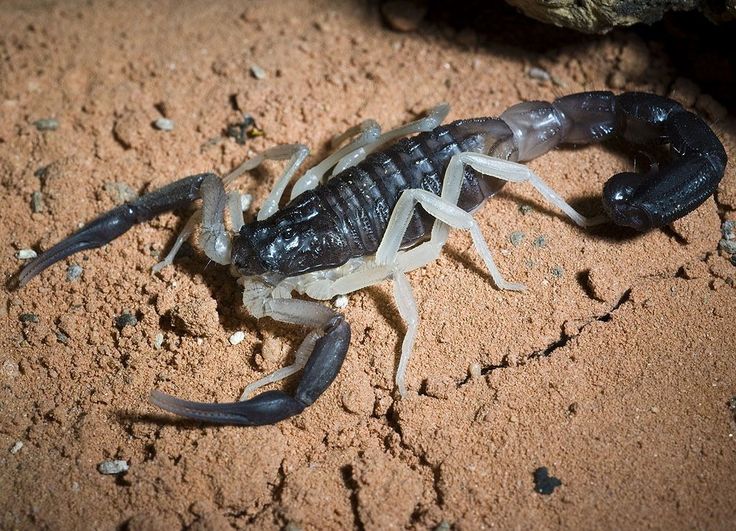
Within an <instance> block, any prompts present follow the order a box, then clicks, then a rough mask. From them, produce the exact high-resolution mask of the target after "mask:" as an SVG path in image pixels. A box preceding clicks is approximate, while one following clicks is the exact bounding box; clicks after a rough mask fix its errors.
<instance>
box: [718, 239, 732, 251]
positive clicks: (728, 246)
mask: <svg viewBox="0 0 736 531" xmlns="http://www.w3.org/2000/svg"><path fill="white" fill-rule="evenodd" d="M718 247H719V248H720V249H721V250H722V251H726V252H727V253H728V254H736V240H727V239H726V238H722V239H721V241H719V242H718Z"/></svg>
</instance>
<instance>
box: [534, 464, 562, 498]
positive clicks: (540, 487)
mask: <svg viewBox="0 0 736 531" xmlns="http://www.w3.org/2000/svg"><path fill="white" fill-rule="evenodd" d="M560 485H562V481H560V480H559V479H557V478H556V477H554V476H550V475H549V471H548V470H547V467H546V466H542V467H539V468H537V469H536V470H535V471H534V490H535V491H537V492H538V493H539V494H545V495H549V494H552V493H553V492H554V490H555V489H556V488H557V487H559V486H560Z"/></svg>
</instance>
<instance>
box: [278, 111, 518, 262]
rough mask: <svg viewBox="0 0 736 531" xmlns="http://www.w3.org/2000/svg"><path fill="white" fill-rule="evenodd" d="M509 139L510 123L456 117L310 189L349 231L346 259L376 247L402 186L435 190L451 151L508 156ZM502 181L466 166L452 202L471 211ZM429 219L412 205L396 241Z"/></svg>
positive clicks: (419, 236) (425, 229)
mask: <svg viewBox="0 0 736 531" xmlns="http://www.w3.org/2000/svg"><path fill="white" fill-rule="evenodd" d="M511 139H512V134H511V131H510V129H509V128H508V126H506V125H505V124H504V123H503V122H502V121H500V120H498V119H493V118H480V119H473V120H458V121H456V122H452V123H450V124H448V125H444V126H441V127H438V128H436V129H434V130H432V131H429V132H425V133H420V134H419V135H417V136H415V137H412V138H405V139H403V140H400V141H399V142H397V143H396V144H394V145H392V146H391V147H389V148H387V149H385V150H382V151H380V152H376V153H373V154H371V155H369V156H368V157H366V159H365V160H363V161H362V162H360V163H359V164H357V165H355V166H353V167H350V168H347V169H346V170H344V171H343V172H341V173H340V174H338V175H336V176H335V177H334V178H333V179H331V180H330V181H329V182H328V183H327V184H326V185H325V186H322V187H319V188H317V189H316V190H315V192H316V193H317V194H318V195H319V196H320V198H321V199H322V200H323V202H324V203H326V204H328V205H329V206H330V208H331V209H332V211H333V212H334V214H335V216H336V218H337V219H338V220H339V222H338V223H339V226H340V230H343V233H344V234H349V235H350V238H349V239H350V247H351V251H350V254H351V255H350V256H349V257H346V260H347V259H348V258H353V257H358V256H365V255H369V254H372V253H374V252H375V251H376V250H377V249H378V246H379V244H380V243H381V239H382V238H383V234H384V232H385V230H386V226H387V225H388V221H389V218H390V216H391V212H392V211H393V208H394V206H395V205H396V202H397V201H398V200H399V197H400V196H401V194H402V192H403V191H404V190H410V189H424V190H427V191H429V192H432V193H433V194H435V195H439V194H440V192H441V190H442V183H443V178H444V174H445V170H446V169H447V165H448V164H449V162H450V159H451V158H452V156H453V155H456V154H458V153H463V152H478V153H480V152H485V153H487V152H488V151H494V152H497V153H499V154H501V153H502V154H503V156H504V157H505V158H508V157H510V156H511V155H512V154H513V149H512V144H511ZM494 181H495V182H494ZM502 184H503V183H502V182H501V181H496V180H494V179H492V178H488V177H485V176H482V175H480V174H479V173H478V172H476V171H475V170H473V169H472V168H470V167H467V168H466V169H465V176H464V180H463V187H462V190H461V192H460V197H459V201H458V206H460V207H461V208H463V209H464V210H466V211H472V210H474V209H475V208H477V207H478V206H480V204H481V203H483V201H485V200H486V199H487V198H488V197H490V196H491V195H493V193H495V192H496V191H497V190H498V189H499V188H500V187H501V186H502ZM286 208H289V207H288V206H287V207H286ZM433 223H434V218H433V217H431V216H429V215H428V214H426V212H424V211H423V210H421V209H418V208H417V209H416V210H415V211H414V215H413V216H412V218H411V221H410V223H409V227H408V228H407V230H406V233H405V235H404V238H403V240H402V246H403V247H407V246H411V245H413V244H415V243H417V242H419V241H421V240H424V239H426V238H427V237H428V236H429V232H430V231H431V229H432V224H433Z"/></svg>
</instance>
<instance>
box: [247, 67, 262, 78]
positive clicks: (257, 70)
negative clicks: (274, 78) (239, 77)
mask: <svg viewBox="0 0 736 531" xmlns="http://www.w3.org/2000/svg"><path fill="white" fill-rule="evenodd" d="M250 73H251V74H253V77H254V78H256V79H266V71H265V70H264V69H263V68H261V67H260V66H258V65H252V66H251V67H250Z"/></svg>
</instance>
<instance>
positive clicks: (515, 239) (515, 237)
mask: <svg viewBox="0 0 736 531" xmlns="http://www.w3.org/2000/svg"><path fill="white" fill-rule="evenodd" d="M525 237H526V234H524V233H523V232H521V231H520V230H515V231H514V232H512V233H511V234H510V235H509V241H510V242H511V245H513V246H514V247H518V246H519V245H520V244H521V242H523V241H524V238H525Z"/></svg>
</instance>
